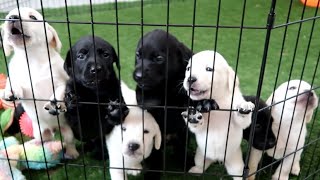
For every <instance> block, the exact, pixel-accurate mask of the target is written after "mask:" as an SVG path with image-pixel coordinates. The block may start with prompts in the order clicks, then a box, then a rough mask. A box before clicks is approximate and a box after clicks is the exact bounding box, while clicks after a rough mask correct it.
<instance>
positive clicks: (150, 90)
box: [133, 30, 193, 179]
mask: <svg viewBox="0 0 320 180" xmlns="http://www.w3.org/2000/svg"><path fill="white" fill-rule="evenodd" d="M192 55H193V53H192V51H191V50H190V49H189V48H187V47H186V46H185V45H183V44H182V43H181V42H179V41H178V40H177V39H176V38H175V37H174V36H172V35H170V34H167V32H165V31H163V30H154V31H151V32H149V33H147V34H146V35H144V36H143V38H142V39H140V41H139V43H138V45H137V49H136V57H135V70H134V73H133V77H134V80H135V81H136V82H137V87H136V95H137V101H138V104H140V105H142V104H144V106H145V107H146V108H147V110H148V111H149V112H150V113H151V114H152V115H153V116H154V118H155V119H156V121H157V123H158V124H159V127H160V130H161V132H162V135H163V136H162V138H163V141H162V142H163V143H164V142H166V143H167V145H170V144H173V145H174V147H173V151H174V154H175V156H174V157H177V162H178V163H180V164H181V167H183V165H184V158H185V151H186V149H187V147H186V133H187V127H186V125H185V122H184V120H183V119H182V117H181V112H182V111H183V109H174V108H167V109H166V110H167V112H166V113H165V110H164V108H152V107H151V106H165V105H167V106H177V107H186V105H187V102H188V96H187V95H186V93H184V92H183V90H182V89H181V88H182V87H181V86H182V81H183V79H184V74H185V68H186V66H187V63H188V60H189V59H190V58H191V56H192ZM167 61H168V70H167V71H166V69H167V68H166V67H167V65H166V63H167ZM167 72H168V74H167V75H166V73H167ZM166 77H168V78H166ZM166 79H167V86H166ZM166 88H167V89H166ZM165 91H167V92H165ZM165 115H166V116H165ZM165 122H166V126H165ZM165 130H166V134H164V133H165ZM169 137H170V138H169ZM163 143H162V145H161V151H155V150H154V151H153V152H152V154H151V155H150V157H149V158H148V159H147V160H146V163H147V165H148V166H149V168H150V169H151V170H162V166H163V164H162V162H163V156H162V155H163V151H164V149H163V147H164V146H163ZM166 157H168V156H167V155H166ZM189 160H190V162H193V158H191V159H188V161H189ZM166 161H168V159H167V160H166ZM187 163H189V162H187ZM189 164H190V163H189ZM166 167H168V164H167V165H166ZM187 168H188V167H187ZM145 178H146V179H149V178H153V179H159V178H160V174H159V173H146V174H145Z"/></svg>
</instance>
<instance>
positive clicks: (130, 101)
mask: <svg viewBox="0 0 320 180" xmlns="http://www.w3.org/2000/svg"><path fill="white" fill-rule="evenodd" d="M121 92H122V96H123V99H124V101H125V102H126V104H127V105H137V104H138V103H137V99H136V92H135V91H134V90H132V89H130V88H129V87H128V85H127V84H126V83H125V82H123V81H121Z"/></svg>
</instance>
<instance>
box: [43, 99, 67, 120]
mask: <svg viewBox="0 0 320 180" xmlns="http://www.w3.org/2000/svg"><path fill="white" fill-rule="evenodd" d="M43 108H44V109H45V110H47V111H48V112H49V114H51V115H54V116H56V115H59V114H60V113H64V112H67V107H66V105H65V104H64V102H58V101H57V100H51V101H50V102H47V103H46V104H45V105H44V106H43Z"/></svg>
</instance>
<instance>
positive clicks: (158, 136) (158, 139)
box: [154, 121, 161, 150]
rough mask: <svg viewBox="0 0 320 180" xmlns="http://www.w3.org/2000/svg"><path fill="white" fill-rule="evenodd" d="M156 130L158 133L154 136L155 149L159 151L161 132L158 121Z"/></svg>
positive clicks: (155, 123) (155, 125) (155, 126)
mask: <svg viewBox="0 0 320 180" xmlns="http://www.w3.org/2000/svg"><path fill="white" fill-rule="evenodd" d="M154 128H155V132H156V135H155V136H154V148H155V149H157V150H158V149H160V147H161V131H160V128H159V125H158V123H157V122H156V121H154Z"/></svg>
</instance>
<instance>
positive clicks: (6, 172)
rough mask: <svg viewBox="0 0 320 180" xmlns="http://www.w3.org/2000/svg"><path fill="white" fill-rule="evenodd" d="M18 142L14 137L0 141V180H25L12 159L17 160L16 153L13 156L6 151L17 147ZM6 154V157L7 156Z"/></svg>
mask: <svg viewBox="0 0 320 180" xmlns="http://www.w3.org/2000/svg"><path fill="white" fill-rule="evenodd" d="M18 144H19V142H18V140H17V139H16V138H15V137H8V138H5V139H4V140H2V141H0V179H1V180H2V179H10V180H11V179H14V180H16V179H18V180H24V179H26V178H25V177H24V176H23V175H22V173H21V171H20V170H19V169H17V167H16V166H17V161H14V159H18V158H19V155H18V153H15V154H13V151H12V152H11V151H6V149H5V148H6V147H10V146H15V145H18ZM7 154H8V156H7ZM7 157H9V158H10V159H11V161H10V163H9V161H8V159H7Z"/></svg>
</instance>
